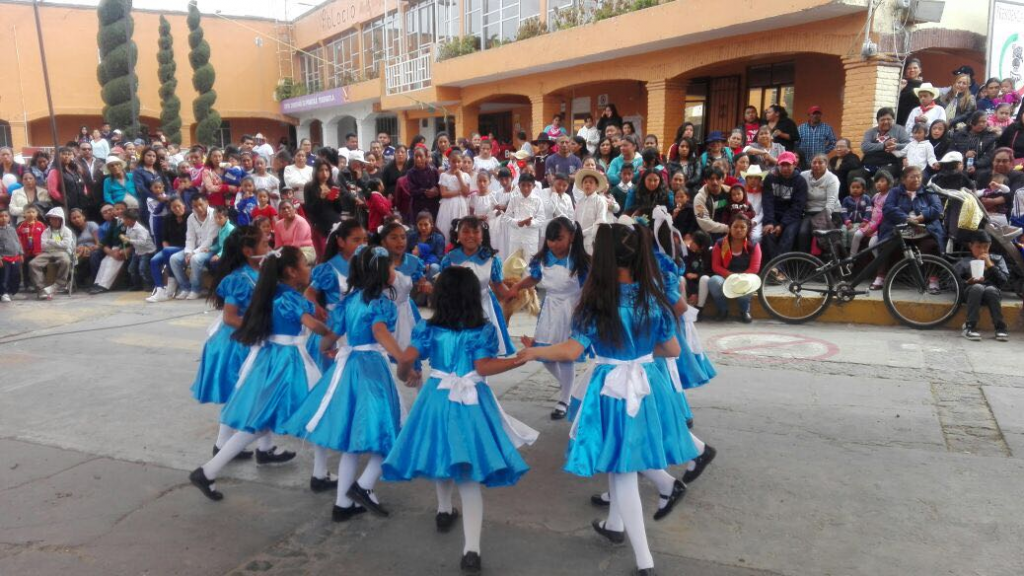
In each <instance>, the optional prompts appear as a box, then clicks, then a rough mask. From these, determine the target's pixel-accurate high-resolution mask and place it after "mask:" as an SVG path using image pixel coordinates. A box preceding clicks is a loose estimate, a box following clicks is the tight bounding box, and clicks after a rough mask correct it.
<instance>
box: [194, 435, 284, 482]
mask: <svg viewBox="0 0 1024 576" xmlns="http://www.w3.org/2000/svg"><path fill="white" fill-rule="evenodd" d="M236 433H238V430H235V429H234V428H232V427H231V426H228V425H227V424H221V425H220V428H219V429H218V430H217V441H216V442H215V443H214V446H216V447H217V449H218V450H223V449H224V445H225V444H227V441H228V440H230V439H231V437H232V436H233V435H235V434H236ZM273 447H274V444H273V440H272V438H271V437H270V434H269V433H267V434H265V435H262V436H258V442H257V443H256V449H257V450H259V451H260V452H266V451H268V450H270V449H271V448H273ZM207 478H209V476H207Z"/></svg>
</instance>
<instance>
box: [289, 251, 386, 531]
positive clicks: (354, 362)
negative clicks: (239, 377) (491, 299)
mask: <svg viewBox="0 0 1024 576" xmlns="http://www.w3.org/2000/svg"><path fill="white" fill-rule="evenodd" d="M392 282H394V268H393V266H392V265H391V256H390V254H389V253H388V251H387V250H385V249H384V248H381V247H380V246H377V247H375V248H368V249H366V250H363V251H362V252H360V253H359V254H357V255H356V257H355V263H354V265H353V267H352V275H351V276H349V291H348V294H347V295H346V296H345V298H344V300H342V303H341V304H340V305H339V306H338V307H337V308H335V309H334V310H333V311H332V312H331V315H330V319H329V322H330V325H331V328H332V329H333V330H334V332H335V333H336V334H342V333H344V334H346V335H347V336H348V345H347V346H344V347H342V348H341V349H340V350H339V351H338V353H337V355H336V357H335V362H334V365H332V366H331V368H330V369H329V370H328V371H327V372H326V373H325V374H324V375H323V377H322V378H321V379H320V382H319V383H318V384H317V385H316V387H315V388H314V389H313V391H312V392H311V393H310V394H309V396H308V397H306V399H305V400H304V401H303V402H302V405H301V406H300V407H299V408H298V410H296V411H295V413H294V414H293V415H292V416H291V418H289V419H288V421H287V422H286V423H285V424H284V425H283V427H282V429H281V431H282V432H284V433H287V434H291V435H293V436H297V437H300V438H304V439H306V440H309V441H310V442H312V443H314V444H316V445H318V446H322V447H325V448H330V449H332V450H337V451H338V452H341V462H340V463H339V464H338V497H337V500H336V501H335V504H334V508H333V510H332V512H331V517H332V518H333V519H334V521H335V522H344V521H346V520H349V519H350V518H351V517H352V516H353V515H355V514H360V513H362V512H365V511H366V510H367V509H368V510H370V511H372V512H374V513H375V514H377V515H380V516H387V515H388V511H387V509H385V508H384V507H383V506H382V505H381V504H380V501H379V500H378V499H377V496H376V495H375V494H374V492H373V488H374V485H375V484H376V483H377V480H378V479H379V478H380V475H381V463H382V462H383V461H384V456H386V455H387V454H388V452H390V451H391V447H392V445H393V444H394V442H395V438H396V437H397V436H398V431H399V429H400V427H401V416H402V409H401V400H400V398H399V396H398V389H397V388H396V386H395V380H394V378H392V376H391V368H390V365H389V364H388V359H387V357H386V356H385V354H391V355H392V356H394V357H396V358H397V357H401V355H402V349H401V348H399V346H398V343H397V342H396V341H395V338H394V336H392V335H391V332H392V331H393V330H394V329H395V322H396V320H397V316H398V314H397V311H396V309H395V303H394V302H393V301H392V300H391V299H390V298H389V296H390V292H392V288H391V284H392ZM362 454H368V455H369V460H368V461H367V463H366V468H365V469H364V470H363V473H362V475H360V476H359V479H358V480H357V479H356V472H357V470H358V468H359V456H360V455H362Z"/></svg>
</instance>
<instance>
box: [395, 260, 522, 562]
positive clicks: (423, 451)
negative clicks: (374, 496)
mask: <svg viewBox="0 0 1024 576" xmlns="http://www.w3.org/2000/svg"><path fill="white" fill-rule="evenodd" d="M434 290H435V291H434V297H435V298H434V300H435V305H434V308H435V312H434V315H433V317H432V318H431V319H430V320H426V321H421V322H420V323H419V324H417V325H416V328H415V330H414V331H413V335H412V345H411V346H410V347H409V348H408V349H407V350H406V353H405V356H404V358H402V360H401V362H400V363H399V368H398V373H399V378H400V379H403V380H405V379H407V378H408V376H409V375H410V373H411V372H412V369H413V363H414V361H416V360H418V359H421V358H425V359H429V360H430V366H431V372H430V378H429V379H428V380H427V382H426V383H425V384H424V385H423V388H422V390H420V393H419V396H418V397H417V398H416V403H415V404H414V405H413V407H412V411H411V412H410V414H409V418H408V420H407V421H406V423H405V425H404V426H403V427H402V432H401V433H400V434H399V435H398V440H397V441H396V442H395V446H394V448H393V449H392V450H391V453H390V454H388V457H387V459H386V460H385V461H384V479H385V480H398V481H402V480H412V479H414V478H430V479H432V480H434V481H435V482H436V484H437V499H438V511H437V517H436V525H437V530H438V531H439V532H447V531H448V530H450V529H451V527H452V524H453V523H454V522H455V520H456V518H458V516H459V511H458V510H457V509H455V508H454V507H452V491H453V489H454V487H455V486H458V488H459V495H460V497H461V498H462V508H463V514H464V518H463V524H462V525H463V530H464V532H465V538H466V542H465V546H464V547H463V556H462V562H461V567H462V571H463V573H464V574H479V573H480V570H481V560H480V532H481V529H482V525H483V513H484V510H483V496H482V495H481V490H480V486H481V485H483V486H488V487H496V486H511V485H513V484H515V483H516V482H517V481H518V480H519V478H520V477H521V476H522V475H523V474H525V473H526V471H527V470H529V467H528V466H527V465H526V462H524V461H523V459H522V457H521V456H520V455H519V452H518V451H517V448H518V447H519V446H521V445H523V444H532V443H533V442H534V441H535V440H536V439H537V432H536V431H534V430H532V429H530V428H529V427H527V426H526V425H525V424H523V423H522V422H519V421H518V420H515V419H513V418H511V417H509V416H508V415H506V414H505V413H504V411H503V410H502V409H501V406H500V405H499V404H498V401H497V399H496V398H495V397H494V394H493V393H492V392H491V389H490V387H488V386H487V383H486V377H487V376H490V375H494V374H500V373H502V372H505V371H507V370H511V369H512V368H514V367H516V366H518V365H520V364H522V362H523V361H522V360H519V359H516V358H503V359H499V358H495V356H496V355H497V353H498V334H497V330H495V328H494V325H493V324H491V323H490V322H489V320H488V319H487V317H486V316H484V314H483V306H482V305H481V302H480V298H481V294H482V293H483V290H481V289H480V286H479V281H478V280H477V277H476V274H475V272H473V271H472V270H468V269H466V268H463V267H458V266H456V267H451V268H448V269H446V270H445V271H443V272H441V274H440V275H439V276H438V277H437V281H436V285H435V288H434Z"/></svg>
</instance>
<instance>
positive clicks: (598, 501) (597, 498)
mask: <svg viewBox="0 0 1024 576" xmlns="http://www.w3.org/2000/svg"><path fill="white" fill-rule="evenodd" d="M601 496H603V494H594V495H593V496H591V497H590V503H591V504H593V505H594V506H599V507H601V508H607V507H609V506H611V505H612V503H611V502H609V501H607V500H605V499H604V498H602V497H601Z"/></svg>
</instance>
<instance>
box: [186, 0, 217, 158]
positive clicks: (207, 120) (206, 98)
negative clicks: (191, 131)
mask: <svg viewBox="0 0 1024 576" xmlns="http://www.w3.org/2000/svg"><path fill="white" fill-rule="evenodd" d="M200 20H201V16H200V14H199V8H198V7H197V6H196V0H192V1H191V2H189V4H188V29H189V34H188V45H189V48H191V51H190V52H189V53H188V61H189V63H191V64H192V87H193V88H195V89H196V93H197V96H196V99H195V100H193V101H192V112H193V113H194V114H195V117H196V122H197V123H198V126H196V139H197V140H199V143H200V144H203V145H206V146H210V145H213V144H215V143H216V142H217V132H218V131H219V130H220V114H218V113H217V111H216V110H214V109H213V103H214V102H216V101H217V93H216V92H214V90H213V81H214V80H216V78H217V74H216V72H214V70H213V66H211V65H210V43H209V42H207V41H206V40H205V39H203V28H202V26H201V25H200Z"/></svg>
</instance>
